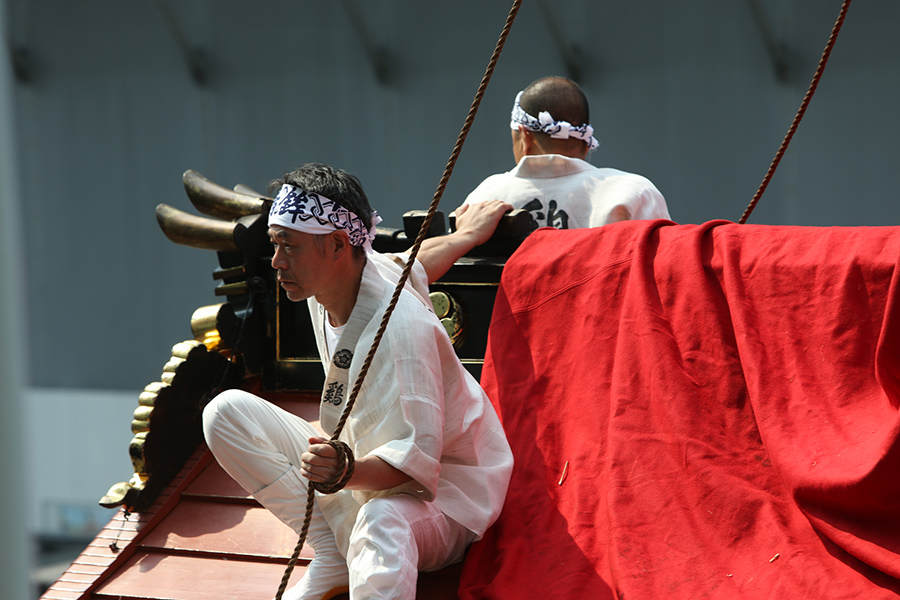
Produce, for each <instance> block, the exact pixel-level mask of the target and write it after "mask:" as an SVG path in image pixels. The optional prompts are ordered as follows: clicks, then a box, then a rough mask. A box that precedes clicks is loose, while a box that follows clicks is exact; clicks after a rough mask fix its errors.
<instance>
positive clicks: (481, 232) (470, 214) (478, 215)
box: [454, 200, 513, 248]
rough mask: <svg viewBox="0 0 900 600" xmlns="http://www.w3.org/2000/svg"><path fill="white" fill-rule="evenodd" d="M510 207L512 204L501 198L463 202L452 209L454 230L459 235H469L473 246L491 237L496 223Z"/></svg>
mask: <svg viewBox="0 0 900 600" xmlns="http://www.w3.org/2000/svg"><path fill="white" fill-rule="evenodd" d="M512 209H513V207H512V204H509V203H508V202H503V201H502V200H488V201H487V202H478V203H476V204H463V205H462V206H460V207H459V208H457V209H456V210H455V211H454V213H455V214H456V231H457V232H458V233H459V234H460V235H469V236H470V237H471V240H472V242H473V244H472V248H474V247H475V246H479V245H481V244H483V243H485V242H486V241H488V240H489V239H491V236H492V235H493V234H494V230H495V229H497V223H499V222H500V219H501V218H502V217H503V215H505V214H506V213H508V212H509V211H511V210H512Z"/></svg>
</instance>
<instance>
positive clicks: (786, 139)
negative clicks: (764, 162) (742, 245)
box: [738, 0, 850, 224]
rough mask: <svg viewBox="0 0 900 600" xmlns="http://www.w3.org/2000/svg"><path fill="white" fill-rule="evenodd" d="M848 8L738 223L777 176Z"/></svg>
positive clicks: (847, 5) (847, 1)
mask: <svg viewBox="0 0 900 600" xmlns="http://www.w3.org/2000/svg"><path fill="white" fill-rule="evenodd" d="M848 8H850V0H844V4H843V6H841V12H840V14H839V15H838V18H837V21H836V22H835V24H834V27H833V28H832V30H831V36H830V37H829V38H828V43H827V44H825V50H824V51H823V52H822V58H821V59H819V66H818V67H817V68H816V73H815V75H813V78H812V82H810V84H809V89H808V90H807V92H806V95H805V96H804V97H803V102H801V103H800V109H799V110H798V111H797V115H796V116H795V117H794V122H793V123H791V127H790V129H788V132H787V135H786V136H785V137H784V140H783V141H782V142H781V147H780V148H778V152H776V153H775V158H774V159H772V164H771V165H769V170H768V172H766V176H765V177H764V178H763V180H762V183H761V184H760V186H759V189H758V190H757V191H756V195H754V196H753V199H752V200H751V201H750V204H749V205H748V206H747V208H746V209H745V210H744V214H743V215H741V218H740V220H739V221H738V223H740V224H744V223H746V222H747V217H749V216H750V213H751V212H753V209H754V208H756V204H757V203H758V202H759V199H760V198H762V195H763V192H764V191H765V189H766V187H767V186H768V185H769V181H770V180H771V179H772V176H773V175H774V174H775V169H776V168H777V167H778V163H780V162H781V157H782V156H784V153H785V151H786V150H787V147H788V144H790V143H791V138H793V137H794V132H795V131H797V127H798V126H799V125H800V120H801V119H802V118H803V114H804V113H805V112H806V107H807V106H809V102H810V100H812V97H813V94H815V92H816V87H818V85H819V80H820V79H821V78H822V73H823V72H824V71H825V65H826V64H827V63H828V57H829V56H830V55H831V49H832V48H833V47H834V43H835V42H836V41H837V36H838V33H839V32H840V30H841V25H843V24H844V18H845V17H846V16H847V9H848Z"/></svg>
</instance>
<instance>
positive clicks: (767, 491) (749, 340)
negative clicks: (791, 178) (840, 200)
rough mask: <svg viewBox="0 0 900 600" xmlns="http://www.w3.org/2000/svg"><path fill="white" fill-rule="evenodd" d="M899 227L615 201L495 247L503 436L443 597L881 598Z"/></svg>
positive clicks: (897, 524) (890, 474) (895, 372)
mask: <svg viewBox="0 0 900 600" xmlns="http://www.w3.org/2000/svg"><path fill="white" fill-rule="evenodd" d="M898 258H900V228H895V227H878V228H863V227H859V228H813V227H772V226H754V225H735V224H733V223H729V222H725V221H716V222H711V223H707V224H704V225H674V224H672V223H670V222H668V221H626V222H622V223H616V224H613V225H608V226H604V227H601V228H598V229H583V230H572V231H557V230H549V229H547V230H539V231H537V232H535V233H534V234H532V235H531V236H530V237H529V238H528V240H526V242H525V243H524V244H523V245H522V246H521V247H520V249H519V250H518V251H517V252H516V254H515V255H514V256H513V257H512V258H511V259H510V260H509V261H508V263H507V265H506V267H505V269H504V273H503V277H502V281H501V285H500V289H499V292H498V295H497V300H496V303H495V307H494V314H493V320H492V324H491V330H490V335H489V340H488V350H487V354H486V357H485V366H484V370H483V375H482V384H483V385H484V387H485V389H486V390H487V392H488V394H489V396H490V397H491V399H492V401H493V402H494V405H495V407H496V408H497V411H498V413H499V414H500V416H501V419H502V421H503V424H504V428H505V429H506V432H507V435H508V437H509V438H510V443H511V445H512V448H513V452H514V453H515V457H516V466H515V469H514V472H513V478H512V483H511V486H510V491H509V495H508V498H507V502H506V506H505V508H504V511H503V514H502V515H501V517H500V520H499V521H498V522H497V524H496V525H495V526H494V527H492V528H491V529H490V530H489V531H488V532H487V534H486V535H485V537H484V539H483V540H481V541H479V542H477V543H476V544H474V545H473V546H472V548H471V550H470V552H469V555H468V557H467V559H466V564H465V567H464V571H463V576H462V581H461V584H460V598H461V599H463V600H475V599H491V600H501V599H513V598H515V599H517V600H518V599H521V598H544V597H548V596H550V595H552V596H554V597H559V596H564V595H566V594H573V595H577V596H578V597H587V598H592V599H603V598H635V599H644V598H667V599H670V600H671V599H676V600H677V599H679V598H685V599H687V598H727V599H735V598H792V599H803V598H808V599H810V600H812V599H816V600H821V599H835V600H837V599H850V598H854V599H856V598H863V597H865V598H896V597H897V594H898V593H900V438H898V436H900V412H898V406H900V401H898V399H900V361H898V358H900V320H898V314H897V311H898V310H900V307H898V305H897V302H896V299H897V287H898V282H897V277H898V273H897V260H898Z"/></svg>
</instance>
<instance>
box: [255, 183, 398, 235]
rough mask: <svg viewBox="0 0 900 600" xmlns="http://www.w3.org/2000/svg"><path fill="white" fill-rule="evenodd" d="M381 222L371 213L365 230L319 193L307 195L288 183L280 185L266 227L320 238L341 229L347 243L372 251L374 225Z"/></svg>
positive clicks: (360, 222)
mask: <svg viewBox="0 0 900 600" xmlns="http://www.w3.org/2000/svg"><path fill="white" fill-rule="evenodd" d="M378 223H381V217H379V216H378V213H376V212H374V211H373V212H372V227H371V228H370V229H368V230H367V229H366V226H365V224H363V222H362V219H360V218H359V217H358V216H356V214H355V213H353V212H351V211H349V210H347V209H346V208H344V207H343V206H340V205H338V204H336V203H335V202H334V200H329V199H328V198H326V197H325V196H322V195H320V194H314V193H312V192H307V191H306V190H304V189H301V188H298V187H294V186H292V185H290V184H288V183H285V184H284V185H282V186H281V190H279V191H278V195H277V196H275V202H273V203H272V208H271V210H269V226H270V227H271V226H272V225H280V226H281V227H287V228H288V229H293V230H295V231H301V232H303V233H311V234H313V235H321V234H326V233H331V232H332V231H335V230H337V229H343V230H344V231H346V232H347V235H348V236H350V244H351V245H353V246H362V247H363V248H365V249H366V252H371V251H372V241H373V240H374V239H375V225H377V224H378Z"/></svg>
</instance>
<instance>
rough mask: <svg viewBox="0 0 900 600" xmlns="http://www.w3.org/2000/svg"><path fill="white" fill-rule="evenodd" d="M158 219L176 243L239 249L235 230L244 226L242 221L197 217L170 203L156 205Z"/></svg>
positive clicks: (168, 235)
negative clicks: (235, 238)
mask: <svg viewBox="0 0 900 600" xmlns="http://www.w3.org/2000/svg"><path fill="white" fill-rule="evenodd" d="M156 221H157V222H158V223H159V226H160V227H161V228H162V230H163V233H165V234H166V237H167V238H169V239H170V240H172V241H173V242H175V243H176V244H181V245H182V246H190V247H191V248H202V249H204V250H216V251H227V252H237V251H238V250H239V249H238V246H237V243H235V241H234V232H235V231H236V230H237V228H238V227H243V225H241V224H240V223H234V222H232V221H218V220H216V219H207V218H206V217H197V216H195V215H191V214H188V213H186V212H183V211H180V210H178V209H177V208H172V207H171V206H169V205H168V204H160V205H159V206H157V207H156Z"/></svg>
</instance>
